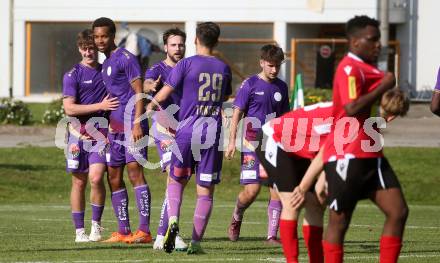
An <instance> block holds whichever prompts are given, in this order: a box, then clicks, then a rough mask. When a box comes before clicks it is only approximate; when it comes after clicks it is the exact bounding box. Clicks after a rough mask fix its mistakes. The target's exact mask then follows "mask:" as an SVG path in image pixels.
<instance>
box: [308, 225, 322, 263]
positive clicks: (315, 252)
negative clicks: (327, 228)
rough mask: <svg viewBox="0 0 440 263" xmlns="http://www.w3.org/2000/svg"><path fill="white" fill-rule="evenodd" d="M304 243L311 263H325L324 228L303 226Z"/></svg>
mask: <svg viewBox="0 0 440 263" xmlns="http://www.w3.org/2000/svg"><path fill="white" fill-rule="evenodd" d="M303 236H304V242H305V243H306V247H307V252H308V253H309V262H310V263H324V252H323V251H322V227H320V226H309V225H303Z"/></svg>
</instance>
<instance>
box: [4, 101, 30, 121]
mask: <svg viewBox="0 0 440 263" xmlns="http://www.w3.org/2000/svg"><path fill="white" fill-rule="evenodd" d="M31 120H32V114H31V111H30V110H29V108H28V106H27V105H26V104H25V103H24V102H22V101H20V100H14V99H10V98H4V99H1V100H0V123H2V124H16V125H27V124H30V123H31Z"/></svg>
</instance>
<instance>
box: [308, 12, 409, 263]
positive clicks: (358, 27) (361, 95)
mask: <svg viewBox="0 0 440 263" xmlns="http://www.w3.org/2000/svg"><path fill="white" fill-rule="evenodd" d="M378 27H379V22H378V21H377V20H375V19H371V18H369V17H367V16H356V17H354V18H353V19H351V20H349V21H348V22H347V28H346V29H347V37H348V43H349V53H348V55H347V56H345V57H344V59H343V60H342V61H341V63H340V64H339V65H338V68H337V71H336V75H335V81H334V86H333V103H334V105H333V116H334V125H333V126H332V131H331V133H330V134H329V135H328V140H327V142H326V144H325V146H324V153H323V161H324V169H325V173H326V179H327V183H328V198H327V202H328V205H329V208H330V212H329V224H328V228H327V231H326V236H325V240H324V242H323V247H324V254H325V262H327V263H333V262H342V261H343V242H344V237H345V233H346V231H347V229H348V226H349V223H350V220H351V217H352V214H353V211H354V208H355V206H356V204H357V202H358V201H359V200H361V199H365V198H369V199H370V200H372V201H373V202H374V203H375V204H376V205H377V206H378V207H379V208H380V210H381V211H382V212H383V213H384V214H385V217H386V221H385V224H384V229H383V232H382V237H381V239H380V262H381V263H385V262H386V263H388V262H397V259H398V257H399V254H400V249H401V246H402V235H403V230H404V226H405V222H406V219H407V216H408V206H407V204H406V201H405V199H404V197H403V194H402V191H401V189H400V184H399V181H398V180H397V177H396V175H395V174H394V171H393V170H392V168H391V166H390V165H389V163H388V161H387V159H386V158H384V157H383V154H382V145H383V144H382V143H381V142H380V141H381V135H380V133H379V131H378V129H377V125H376V124H374V121H377V119H370V118H369V117H370V112H371V109H372V106H373V104H374V102H375V101H377V100H378V99H379V98H381V96H382V95H383V94H384V93H385V94H384V96H383V97H382V101H381V104H386V105H387V104H388V103H390V101H391V102H392V103H391V104H395V105H397V106H396V107H395V108H398V109H400V112H399V110H398V111H396V113H397V114H396V113H393V114H389V113H388V114H387V113H386V112H385V113H383V112H382V114H384V116H382V117H383V119H385V120H386V121H390V120H392V119H393V118H394V117H395V116H396V115H402V114H404V113H406V111H407V110H408V106H407V105H408V103H407V99H405V98H404V96H403V95H402V94H403V93H402V92H401V91H399V90H391V92H387V91H388V90H390V89H392V88H393V87H394V85H395V78H394V76H393V75H392V74H391V73H381V72H379V70H378V69H377V68H376V67H375V64H376V62H377V59H378V56H379V52H380V42H379V40H380V33H379V28H378ZM399 94H400V95H399ZM394 98H397V99H394ZM395 102H396V103H395ZM405 105H406V106H405ZM402 109H403V110H402ZM383 119H382V121H383ZM318 157H320V155H318ZM311 167H313V165H312V166H311ZM306 189H307V188H306Z"/></svg>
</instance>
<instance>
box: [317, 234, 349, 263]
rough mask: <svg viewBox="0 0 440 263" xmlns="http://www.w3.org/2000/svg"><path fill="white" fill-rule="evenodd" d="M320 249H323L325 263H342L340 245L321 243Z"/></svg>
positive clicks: (342, 256)
mask: <svg viewBox="0 0 440 263" xmlns="http://www.w3.org/2000/svg"><path fill="white" fill-rule="evenodd" d="M322 247H323V248H324V258H325V263H342V262H343V258H344V247H343V246H342V244H331V243H328V242H326V241H325V240H323V241H322Z"/></svg>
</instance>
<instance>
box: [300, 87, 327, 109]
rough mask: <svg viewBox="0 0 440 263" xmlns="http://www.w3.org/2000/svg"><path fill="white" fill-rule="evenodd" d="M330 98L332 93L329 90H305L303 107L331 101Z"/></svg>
mask: <svg viewBox="0 0 440 263" xmlns="http://www.w3.org/2000/svg"><path fill="white" fill-rule="evenodd" d="M332 96H333V91H332V90H331V89H317V88H305V89H304V105H310V104H314V103H318V102H321V101H331V100H332Z"/></svg>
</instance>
